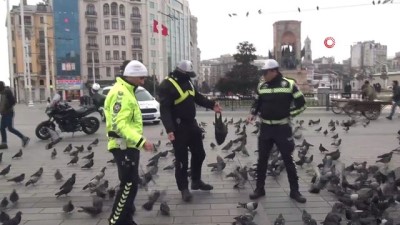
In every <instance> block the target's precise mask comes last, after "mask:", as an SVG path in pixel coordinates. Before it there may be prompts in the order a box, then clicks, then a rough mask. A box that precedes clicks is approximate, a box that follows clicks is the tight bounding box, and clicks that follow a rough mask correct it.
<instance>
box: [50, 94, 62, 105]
mask: <svg viewBox="0 0 400 225" xmlns="http://www.w3.org/2000/svg"><path fill="white" fill-rule="evenodd" d="M60 101H61V95H59V94H55V95H54V96H53V100H51V103H50V106H54V105H56V104H57V103H59V102H60Z"/></svg>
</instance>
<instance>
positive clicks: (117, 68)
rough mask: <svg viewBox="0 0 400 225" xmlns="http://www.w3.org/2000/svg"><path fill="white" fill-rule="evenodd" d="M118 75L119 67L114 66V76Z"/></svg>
mask: <svg viewBox="0 0 400 225" xmlns="http://www.w3.org/2000/svg"><path fill="white" fill-rule="evenodd" d="M118 75H119V67H114V76H118Z"/></svg>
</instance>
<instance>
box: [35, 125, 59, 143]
mask: <svg viewBox="0 0 400 225" xmlns="http://www.w3.org/2000/svg"><path fill="white" fill-rule="evenodd" d="M47 128H50V129H52V130H55V129H56V126H55V125H54V123H53V122H50V121H43V122H41V123H39V125H37V127H36V130H35V134H36V137H38V138H39V139H41V140H47V139H49V138H50V137H51V135H50V133H49V132H48V131H47Z"/></svg>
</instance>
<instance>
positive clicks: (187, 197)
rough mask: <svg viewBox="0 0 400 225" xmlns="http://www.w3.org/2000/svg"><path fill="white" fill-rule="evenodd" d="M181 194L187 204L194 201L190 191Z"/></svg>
mask: <svg viewBox="0 0 400 225" xmlns="http://www.w3.org/2000/svg"><path fill="white" fill-rule="evenodd" d="M181 194H182V200H183V201H185V202H190V201H192V198H193V195H192V193H190V191H189V190H188V189H185V190H183V191H181Z"/></svg>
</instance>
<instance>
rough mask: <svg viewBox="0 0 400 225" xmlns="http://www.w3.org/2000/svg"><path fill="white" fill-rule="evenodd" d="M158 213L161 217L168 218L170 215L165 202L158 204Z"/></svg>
mask: <svg viewBox="0 0 400 225" xmlns="http://www.w3.org/2000/svg"><path fill="white" fill-rule="evenodd" d="M160 212H161V215H163V216H169V215H170V208H169V206H168V204H167V202H161V204H160Z"/></svg>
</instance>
